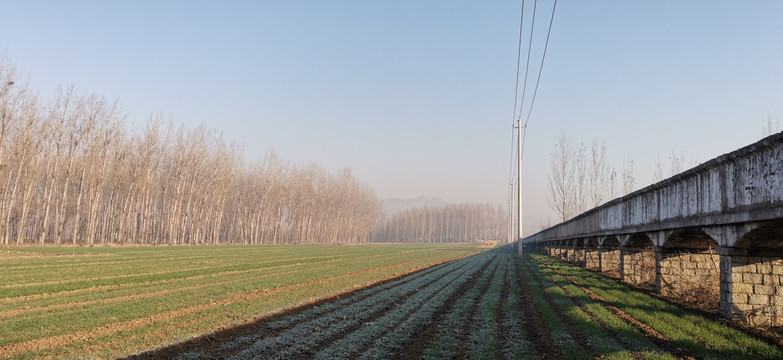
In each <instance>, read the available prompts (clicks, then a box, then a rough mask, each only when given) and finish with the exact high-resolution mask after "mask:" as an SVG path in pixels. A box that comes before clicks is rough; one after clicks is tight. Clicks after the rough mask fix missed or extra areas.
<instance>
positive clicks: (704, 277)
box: [521, 132, 783, 326]
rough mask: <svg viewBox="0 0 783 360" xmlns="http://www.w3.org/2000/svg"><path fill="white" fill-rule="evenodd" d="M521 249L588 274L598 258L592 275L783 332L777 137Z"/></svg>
mask: <svg viewBox="0 0 783 360" xmlns="http://www.w3.org/2000/svg"><path fill="white" fill-rule="evenodd" d="M521 243H522V244H529V245H534V244H535V245H536V246H539V247H540V246H548V247H549V249H550V250H549V253H550V255H553V256H559V257H560V258H561V259H564V260H566V261H570V262H573V263H576V264H578V265H580V266H585V267H588V268H596V260H597V263H598V266H597V269H598V270H599V271H601V272H603V273H605V274H608V273H619V275H620V277H621V279H622V280H623V281H625V282H627V283H630V284H634V285H644V286H648V285H654V286H655V289H656V291H657V292H659V293H661V294H663V295H665V296H670V297H674V298H681V299H683V298H685V299H687V298H690V299H695V300H696V301H704V302H705V303H708V304H714V305H711V306H718V304H719V307H720V312H721V313H722V314H723V315H724V316H726V317H727V318H731V319H735V320H738V321H742V322H745V323H749V324H752V325H771V326H783V132H782V133H779V134H775V135H772V136H769V137H767V138H765V139H763V140H761V141H759V142H757V143H755V144H752V145H749V146H747V147H744V148H742V149H739V150H737V151H734V152H731V153H729V154H726V155H723V156H720V157H718V158H715V159H713V160H710V161H708V162H706V163H704V164H702V165H699V166H697V167H695V168H693V169H690V170H687V171H685V172H683V173H681V174H678V175H675V176H673V177H671V178H669V179H666V180H664V181H661V182H659V183H657V184H653V185H651V186H648V187H646V188H644V189H641V190H638V191H636V192H633V193H631V194H629V195H626V196H624V197H622V198H619V199H615V200H613V201H610V202H608V203H606V204H604V205H602V206H599V207H597V208H595V209H593V210H590V211H588V212H586V213H584V214H581V215H579V216H577V217H575V218H574V219H571V220H569V221H566V222H564V223H561V224H558V225H556V226H553V227H551V228H549V229H546V230H543V231H541V232H539V233H536V234H534V235H532V236H529V237H527V238H524V239H522V240H521ZM582 244H584V247H583V246H582ZM573 245H577V246H573ZM607 245H610V246H607ZM718 259H719V266H718V265H717V262H718ZM708 307H709V306H708Z"/></svg>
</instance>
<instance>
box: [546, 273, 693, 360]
mask: <svg viewBox="0 0 783 360" xmlns="http://www.w3.org/2000/svg"><path fill="white" fill-rule="evenodd" d="M542 264H544V266H546V267H547V268H549V269H551V270H552V271H554V272H555V273H557V274H558V275H560V276H563V278H565V279H566V280H567V281H568V282H570V283H571V284H574V285H575V286H577V287H579V288H580V289H581V290H582V291H584V292H585V293H586V294H587V296H589V297H590V298H591V299H593V300H595V301H597V302H599V303H601V305H603V306H604V307H605V308H606V309H607V310H609V311H611V312H612V313H613V314H615V315H616V316H617V317H619V318H620V319H622V320H623V321H625V322H627V323H628V324H630V325H632V326H633V327H635V328H636V329H637V330H639V331H640V332H641V333H642V334H644V336H645V337H647V338H648V339H650V340H651V341H652V342H653V343H654V344H655V345H656V346H658V348H659V349H660V350H661V351H663V352H667V353H670V354H672V355H675V356H677V358H680V359H691V360H693V359H695V358H694V357H693V355H692V354H690V353H689V352H687V351H686V350H684V349H682V348H681V347H679V346H677V345H676V344H675V343H674V342H672V341H671V339H669V338H667V337H666V336H664V335H662V334H661V333H660V332H658V331H656V330H655V329H653V328H651V327H650V326H648V325H646V324H644V323H642V322H641V321H639V320H637V319H635V318H634V317H633V316H631V315H629V314H628V313H626V312H625V311H623V310H622V309H619V308H617V307H615V306H612V305H610V304H609V302H608V301H606V299H604V298H603V297H601V296H599V295H598V294H596V293H595V292H593V291H592V290H590V289H588V288H587V287H585V286H583V285H582V284H580V283H579V282H577V281H576V280H574V278H572V277H570V276H568V275H566V274H564V273H563V272H561V271H559V270H557V269H556V268H555V267H553V266H552V265H550V264H549V263H547V262H542ZM561 288H562V286H561ZM563 289H564V291H566V292H567V290H565V288H563ZM569 297H570V298H571V300H572V301H574V303H575V305H577V306H580V307H581V308H582V309H583V311H584V312H585V313H586V314H589V315H592V316H593V318H594V320H595V321H596V323H598V324H599V325H601V322H600V321H597V320H596V319H595V315H594V314H592V313H591V312H590V311H588V310H587V309H586V308H585V307H584V305H583V304H581V303H579V302H578V301H576V300H575V299H574V298H573V297H572V296H571V295H569ZM602 328H603V329H604V330H605V331H607V334H608V335H609V336H611V337H612V338H614V339H615V340H616V341H617V342H618V343H620V344H622V345H623V346H624V347H625V348H626V349H627V350H628V351H629V352H631V353H632V354H633V355H634V356H635V357H640V355H639V354H638V353H636V352H635V351H634V349H633V348H632V347H631V346H630V345H629V344H628V343H627V342H625V340H623V339H622V338H620V336H619V335H618V334H617V333H613V332H612V331H611V330H610V329H608V328H607V327H606V326H605V325H604V326H602Z"/></svg>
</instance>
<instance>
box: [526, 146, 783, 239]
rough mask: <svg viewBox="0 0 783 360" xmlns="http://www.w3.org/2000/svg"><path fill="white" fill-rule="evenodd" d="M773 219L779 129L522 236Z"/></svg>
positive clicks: (781, 198)
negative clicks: (667, 177)
mask: <svg viewBox="0 0 783 360" xmlns="http://www.w3.org/2000/svg"><path fill="white" fill-rule="evenodd" d="M778 218H783V133H779V134H776V135H772V136H770V137H767V138H765V139H763V140H761V141H759V142H757V143H755V144H752V145H750V146H747V147H744V148H742V149H739V150H737V151H734V152H731V153H729V154H726V155H723V156H720V157H718V158H715V159H713V160H710V161H708V162H705V163H704V164H701V165H699V166H697V167H695V168H693V169H690V170H687V171H685V172H683V173H680V174H677V175H675V176H673V177H671V178H669V179H666V180H664V181H661V182H659V183H656V184H653V185H650V186H648V187H646V188H643V189H641V190H638V191H635V192H633V193H631V194H628V195H626V196H624V197H621V198H618V199H615V200H613V201H610V202H608V203H606V204H604V205H601V206H599V207H597V208H595V209H592V210H590V211H587V212H585V213H584V214H582V215H579V216H577V217H575V218H574V219H571V220H569V221H566V222H564V223H561V224H558V225H556V226H553V227H551V228H549V229H546V230H543V231H541V232H539V233H536V234H534V235H532V236H529V237H527V238H524V239H522V240H521V241H522V242H523V243H531V242H540V241H551V240H564V239H575V238H585V237H590V236H606V235H614V234H628V233H642V232H649V231H659V230H666V229H677V228H685V227H694V226H709V225H716V224H735V223H742V222H750V221H763V220H771V219H778ZM655 245H656V246H661V245H662V244H655ZM720 245H722V246H734V244H724V243H721V244H720Z"/></svg>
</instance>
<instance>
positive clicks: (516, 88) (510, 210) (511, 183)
mask: <svg viewBox="0 0 783 360" xmlns="http://www.w3.org/2000/svg"><path fill="white" fill-rule="evenodd" d="M524 19H525V0H522V7H521V9H520V11H519V41H518V43H517V73H516V80H515V83H514V112H513V115H512V117H511V156H510V158H509V161H510V164H509V173H508V184H509V190H508V217H509V223H508V226H509V228H508V230H509V234H508V237H509V240H511V238H512V237H513V232H514V231H513V223H514V222H513V214H514V211H513V209H514V207H513V205H514V170H515V168H514V165H516V161H514V152H515V151H514V150H515V149H516V147H515V146H514V145H515V144H516V143H515V142H514V138H515V136H514V129H515V128H516V126H515V125H514V122H515V121H516V120H517V100H518V99H519V68H520V64H521V63H522V29H523V25H524ZM519 110H520V116H521V115H522V114H521V111H522V107H521V105H520V108H519Z"/></svg>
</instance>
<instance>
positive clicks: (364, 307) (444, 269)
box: [129, 247, 775, 360]
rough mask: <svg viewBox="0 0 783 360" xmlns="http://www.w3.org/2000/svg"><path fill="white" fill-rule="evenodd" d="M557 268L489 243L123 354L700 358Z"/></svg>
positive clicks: (150, 356) (189, 356) (185, 356)
mask: <svg viewBox="0 0 783 360" xmlns="http://www.w3.org/2000/svg"><path fill="white" fill-rule="evenodd" d="M555 265H557V264H555ZM562 269H563V271H566V272H568V271H570V270H569V269H568V268H562ZM550 270H551V271H550ZM563 271H559V270H558V268H557V267H556V266H553V265H551V264H550V263H548V262H547V260H532V258H528V259H522V260H520V259H517V258H516V257H515V255H514V253H513V252H512V251H510V249H509V248H508V247H505V248H497V249H493V250H490V251H486V252H483V253H480V254H477V255H474V256H470V257H466V258H461V259H458V260H454V261H450V262H445V263H442V264H439V265H436V266H432V267H428V268H426V269H424V270H420V271H417V272H414V273H411V274H407V275H404V276H399V277H396V278H393V279H389V280H385V281H382V282H379V283H377V284H375V285H373V286H370V287H366V288H362V289H358V290H356V291H353V292H350V293H344V294H342V295H339V296H334V297H330V298H328V299H324V300H321V301H318V302H317V303H312V304H309V305H305V306H300V307H297V308H294V309H290V310H288V311H286V312H283V313H278V314H274V315H271V316H266V317H264V318H261V319H258V320H256V321H253V322H249V323H245V324H242V325H240V326H235V327H232V328H229V329H224V330H220V331H217V332H214V333H211V334H208V335H205V336H201V337H198V338H195V339H192V340H190V341H187V342H184V343H180V344H176V345H172V346H168V347H165V348H160V349H156V350H153V351H150V352H146V353H143V354H138V355H134V356H131V357H129V359H157V358H167V359H211V358H221V359H248V358H254V359H334V358H340V359H343V358H351V359H386V358H389V359H391V358H393V359H448V358H450V359H477V358H492V359H500V360H503V359H558V360H559V359H564V358H568V359H570V358H574V359H596V358H605V357H609V358H624V359H628V358H632V359H645V358H668V359H671V358H678V359H694V358H702V357H703V353H700V352H699V351H700V350H699V349H694V348H693V347H691V346H690V345H688V346H683V343H682V341H683V340H682V339H678V340H676V341H675V340H672V339H671V338H669V337H667V336H666V335H664V333H667V334H670V332H667V330H665V328H664V329H663V330H662V329H661V328H660V327H658V326H659V325H655V324H654V323H651V322H649V319H648V320H645V318H644V316H645V315H644V314H643V313H642V314H640V313H637V312H633V311H632V310H630V308H628V307H624V306H625V305H618V304H616V303H612V302H610V301H607V300H606V299H604V298H603V297H601V296H600V295H598V294H597V293H596V292H595V291H592V290H591V289H590V288H588V286H586V285H585V284H582V283H580V282H579V281H577V280H576V279H574V278H573V277H570V276H568V275H567V274H566V273H564V272H563ZM573 274H574V277H579V276H581V275H578V274H577V273H573ZM564 279H565V280H564ZM580 279H582V278H580ZM584 281H585V283H595V282H594V281H593V280H590V279H588V278H584ZM595 290H596V291H599V292H600V290H599V288H596V289H595ZM602 294H604V295H606V296H607V297H611V296H612V295H608V294H606V293H602ZM612 301H615V300H614V299H612ZM615 305H616V306H615ZM620 307H624V308H626V309H629V312H632V313H633V314H635V315H638V316H639V319H642V320H645V321H648V323H649V324H652V325H653V326H656V328H653V327H651V325H648V324H646V323H645V322H643V321H640V320H639V319H637V318H635V317H634V316H631V315H630V314H629V313H628V312H626V311H624V310H623V309H621V308H620ZM618 324H619V325H618ZM659 330H660V331H659ZM689 331H690V330H689ZM629 334H630V335H629ZM675 336H677V335H675ZM694 341H696V342H697V343H698V344H702V343H701V341H702V339H698V338H697V339H695V340H694ZM727 341H735V342H736V344H735V345H736V346H735V348H743V347H744V348H746V350H742V351H744V352H741V353H740V352H730V351H727V350H717V348H713V350H714V351H713V350H710V351H713V353H712V354H717V355H720V356H724V355H725V356H728V357H735V356H736V355H737V354H754V353H753V351H759V350H751V346H755V345H749V344H748V343H744V344H743V343H741V342H739V341H736V340H731V339H729V340H727ZM640 344H641V345H640ZM702 345H703V346H705V347H709V345H708V344H707V343H706V342H705V343H703V344H702ZM607 349H609V350H607ZM719 351H725V352H719ZM731 351H734V350H731ZM699 354H701V355H699ZM755 354H761V353H758V352H757V353H755ZM770 354H772V353H770ZM759 358H775V357H774V356H773V357H770V356H769V355H765V356H761V357H759Z"/></svg>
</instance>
